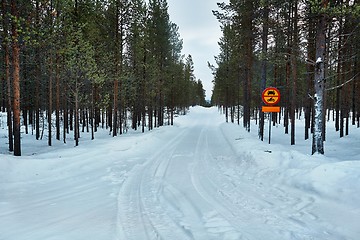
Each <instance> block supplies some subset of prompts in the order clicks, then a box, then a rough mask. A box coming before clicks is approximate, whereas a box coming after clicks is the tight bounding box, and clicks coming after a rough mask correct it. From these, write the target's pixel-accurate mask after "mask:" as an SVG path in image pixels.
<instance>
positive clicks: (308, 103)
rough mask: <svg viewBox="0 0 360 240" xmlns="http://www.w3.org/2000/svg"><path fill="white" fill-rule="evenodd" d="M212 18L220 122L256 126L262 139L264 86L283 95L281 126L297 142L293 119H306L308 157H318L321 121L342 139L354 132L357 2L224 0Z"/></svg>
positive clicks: (358, 89) (358, 100) (276, 119)
mask: <svg viewBox="0 0 360 240" xmlns="http://www.w3.org/2000/svg"><path fill="white" fill-rule="evenodd" d="M218 7H219V9H218V10H214V11H213V14H214V16H215V17H216V18H217V19H218V21H219V23H220V24H221V28H222V33H223V35H222V38H221V39H220V41H219V46H220V53H219V55H218V56H216V64H217V66H214V65H211V64H209V67H210V69H211V70H212V72H213V75H214V91H213V95H212V102H213V104H216V105H219V106H222V108H223V111H224V112H225V115H226V121H231V122H235V121H237V123H238V124H240V119H242V124H243V126H244V128H245V129H246V130H247V131H250V120H251V119H255V120H256V122H257V123H258V126H259V129H258V133H259V138H260V139H261V140H263V138H264V119H265V117H268V114H265V113H263V112H262V111H261V107H262V106H263V105H264V103H263V102H262V100H261V93H262V92H263V90H264V89H265V88H266V87H270V86H271V87H276V88H278V89H279V90H280V92H281V101H280V106H281V113H280V114H278V113H272V114H271V116H269V118H271V121H272V123H273V124H274V125H275V124H276V123H278V124H282V125H283V126H284V132H285V134H289V133H290V134H291V142H290V144H291V145H294V144H295V122H296V121H295V120H296V119H297V118H301V117H302V116H303V118H304V120H305V129H304V138H305V139H309V138H311V133H312V153H313V154H314V153H320V154H323V153H324V147H323V142H324V141H325V140H326V121H328V120H329V119H332V120H333V121H334V122H335V128H336V131H338V132H339V136H340V137H343V136H346V135H348V134H349V124H352V125H357V127H360V45H359V44H360V5H359V1H358V0H331V1H330V0H290V1H283V0H256V1H252V0H240V1H239V0H237V1H236V0H230V1H229V3H228V4H226V3H218Z"/></svg>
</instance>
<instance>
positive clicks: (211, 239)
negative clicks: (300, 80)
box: [0, 107, 360, 240]
mask: <svg viewBox="0 0 360 240" xmlns="http://www.w3.org/2000/svg"><path fill="white" fill-rule="evenodd" d="M177 120H178V122H180V123H179V124H177V125H176V126H173V127H170V126H168V127H163V128H160V129H156V130H155V131H153V132H148V133H145V134H137V133H133V134H128V135H123V136H120V137H118V138H115V139H110V140H109V139H104V140H103V139H101V140H97V141H95V142H89V143H86V144H88V145H89V146H90V147H89V146H81V145H80V147H79V148H68V149H66V150H65V149H63V147H62V148H61V146H60V147H59V150H56V151H55V150H53V149H52V148H48V149H47V150H48V151H44V150H40V148H39V150H38V152H34V153H33V154H34V155H32V156H28V157H24V158H23V159H17V158H13V157H10V156H7V155H1V157H2V156H4V157H5V160H4V161H3V160H1V162H2V163H0V167H1V173H2V177H1V176H0V180H1V183H0V194H1V195H0V240H22V239H24V240H25V239H29V240H43V239H44V240H45V239H46V240H55V239H59V240H60V239H71V240H76V239H79V240H82V239H84V240H85V239H86V240H89V239H94V240H107V239H109V240H112V239H114V240H115V239H116V240H150V239H163V240H177V239H179V240H186V239H189V240H237V239H248V240H251V239H259V240H263V239H266V240H271V239H274V240H279V239H299V240H300V239H301V240H303V239H334V240H335V239H354V240H355V239H360V207H359V206H360V201H359V200H360V197H359V196H358V192H356V191H359V190H360V189H359V182H360V178H359V176H360V171H359V170H360V165H359V161H358V160H356V158H357V157H358V156H359V153H360V151H359V152H357V153H354V154H353V155H354V156H353V158H354V159H349V160H348V161H344V162H342V161H335V160H334V159H330V160H328V159H327V158H326V157H322V156H313V159H311V158H312V156H309V155H306V154H303V153H300V152H298V151H297V150H296V149H291V148H290V147H289V146H287V145H285V146H283V145H280V144H278V145H277V144H276V141H275V143H274V145H267V144H266V143H262V142H260V141H259V140H258V139H256V138H254V136H253V135H251V134H249V133H247V132H245V131H243V130H242V129H241V127H238V126H236V125H232V124H226V123H223V116H221V115H219V114H218V112H217V110H216V108H210V109H205V108H199V107H198V108H192V109H191V112H190V114H189V115H187V116H181V117H180V118H179V119H177ZM254 131H256V130H254ZM84 144H85V143H84ZM324 169H325V170H324ZM327 171H328V172H330V173H331V175H327ZM345 173H347V174H349V176H345ZM329 177H331V178H329ZM306 178H308V179H306ZM328 181H330V183H329V185H326V184H327V183H328ZM344 184H345V185H344Z"/></svg>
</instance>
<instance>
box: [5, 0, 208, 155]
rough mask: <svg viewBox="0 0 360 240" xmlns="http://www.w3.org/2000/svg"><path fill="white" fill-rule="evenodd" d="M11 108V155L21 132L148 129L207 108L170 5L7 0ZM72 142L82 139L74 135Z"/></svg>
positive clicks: (53, 135) (138, 0) (64, 134)
mask: <svg viewBox="0 0 360 240" xmlns="http://www.w3.org/2000/svg"><path fill="white" fill-rule="evenodd" d="M0 31H1V32H0V34H1V37H0V39H1V51H0V54H1V55H0V56H1V61H0V62H1V65H0V77H1V91H0V97H1V106H0V107H1V110H2V111H3V112H5V111H7V117H8V129H9V134H8V136H9V150H10V151H14V155H17V156H19V155H21V143H20V137H21V136H20V135H21V134H20V129H21V130H22V131H25V133H26V134H28V133H29V132H30V130H31V132H33V133H34V135H35V138H36V139H37V140H39V139H41V138H42V135H43V134H44V130H45V129H47V130H46V132H45V136H47V139H48V144H49V145H52V141H53V139H56V140H58V141H61V140H62V141H64V142H66V141H67V139H68V138H69V134H70V133H73V139H74V140H75V145H78V143H79V138H80V131H81V127H82V130H83V131H84V128H87V129H88V131H90V130H89V129H91V132H92V138H94V133H95V132H96V131H97V129H98V127H102V128H105V127H106V128H108V129H109V131H110V132H111V134H112V136H116V135H118V134H122V133H124V132H125V131H126V130H127V129H128V128H133V129H138V128H141V130H142V131H143V132H144V131H145V129H146V128H147V129H149V130H151V129H152V128H154V127H159V126H162V125H164V124H173V120H174V115H175V114H177V113H185V112H186V109H187V108H188V107H189V106H190V105H195V104H199V105H202V104H205V92H204V90H203V86H202V83H201V81H200V80H196V78H195V76H194V73H193V71H194V69H193V68H194V66H193V62H192V58H191V55H189V56H188V57H186V58H184V56H183V55H182V53H181V50H182V40H181V39H180V36H179V33H178V27H177V25H176V24H175V23H173V22H171V21H170V19H169V14H168V6H167V2H166V0H150V1H144V0H108V1H97V0H33V1H28V0H2V1H1V19H0ZM71 137H72V136H71Z"/></svg>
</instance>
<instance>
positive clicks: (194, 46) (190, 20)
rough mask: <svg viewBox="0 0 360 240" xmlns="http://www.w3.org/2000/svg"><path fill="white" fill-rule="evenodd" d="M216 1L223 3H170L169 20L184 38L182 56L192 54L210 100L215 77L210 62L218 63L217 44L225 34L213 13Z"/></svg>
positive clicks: (177, 0) (203, 0) (182, 0)
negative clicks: (215, 57)
mask: <svg viewBox="0 0 360 240" xmlns="http://www.w3.org/2000/svg"><path fill="white" fill-rule="evenodd" d="M217 2H224V0H168V6H169V10H168V12H169V15H170V20H171V22H173V23H175V24H177V25H178V26H179V33H180V37H181V38H182V39H183V50H182V53H183V54H185V56H188V55H189V54H191V56H192V58H193V62H194V67H195V77H196V79H200V80H201V81H202V83H203V86H204V89H205V90H206V99H209V100H210V98H211V94H212V89H213V85H212V80H213V75H212V74H211V71H210V69H209V68H208V65H207V62H208V61H209V62H210V63H212V64H215V60H214V56H217V55H218V54H219V46H218V41H219V39H220V37H221V35H222V33H221V29H220V24H219V22H218V21H217V19H216V18H215V16H214V15H213V14H212V10H218V7H217V4H216V3H217ZM225 2H228V1H225Z"/></svg>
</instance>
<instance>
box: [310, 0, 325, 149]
mask: <svg viewBox="0 0 360 240" xmlns="http://www.w3.org/2000/svg"><path fill="white" fill-rule="evenodd" d="M327 4H328V0H323V1H322V7H323V8H324V9H326V7H327ZM327 25H328V19H327V17H326V15H325V14H321V15H320V16H319V19H318V23H317V30H316V65H315V76H314V90H315V96H314V110H315V116H314V121H315V122H314V133H313V142H312V154H314V153H320V154H324V141H323V132H324V131H323V127H324V125H323V120H324V117H323V114H324V109H323V107H324V104H323V100H324V84H325V69H324V61H325V59H324V58H325V53H326V52H325V38H326V34H325V31H326V28H327Z"/></svg>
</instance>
